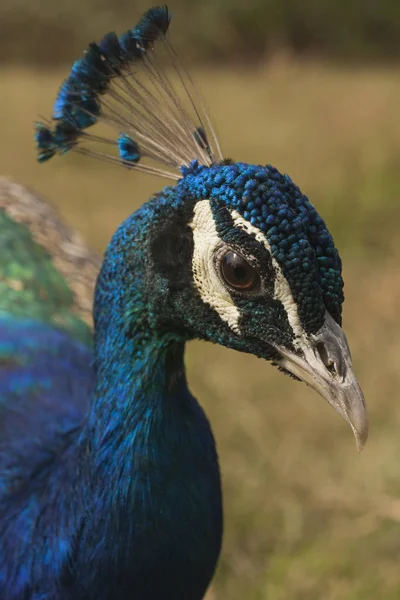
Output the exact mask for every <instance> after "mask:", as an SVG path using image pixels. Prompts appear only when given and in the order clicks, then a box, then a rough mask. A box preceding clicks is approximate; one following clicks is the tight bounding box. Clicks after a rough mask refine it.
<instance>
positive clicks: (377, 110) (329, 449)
mask: <svg viewBox="0 0 400 600" xmlns="http://www.w3.org/2000/svg"><path fill="white" fill-rule="evenodd" d="M194 74H195V77H196V79H197V81H198V82H199V83H200V87H201V88H202V91H203V94H204V96H205V97H206V99H207V103H208V105H209V106H211V107H212V115H213V118H214V122H215V123H216V124H217V128H218V131H219V134H220V138H221V141H222V144H223V148H224V152H225V154H226V155H227V156H232V157H234V158H236V159H240V160H243V161H248V162H261V163H263V162H264V163H265V162H270V163H272V164H274V165H275V166H277V167H278V168H279V169H280V170H282V171H284V172H288V173H289V174H290V175H291V177H292V178H293V180H294V181H295V182H296V183H298V185H300V187H301V188H302V189H303V191H304V192H305V193H307V194H308V195H309V197H310V199H311V201H312V202H313V203H314V204H315V205H316V206H317V208H318V209H319V211H320V212H321V213H322V215H323V216H324V218H325V219H326V220H327V222H328V224H329V226H330V228H331V231H332V232H333V234H334V237H335V239H336V242H337V244H338V245H339V248H340V250H341V254H342V257H343V259H344V264H345V270H344V277H345V282H346V288H345V291H346V304H345V311H344V327H345V330H346V332H347V335H348V338H349V341H350V345H351V348H352V352H353V358H354V363H355V368H356V372H357V374H358V376H359V380H360V382H361V384H362V387H363V389H364V392H365V396H366V399H367V402H368V404H369V411H370V420H371V432H370V440H369V442H368V444H367V447H366V449H365V451H364V452H363V453H362V454H361V455H357V453H356V450H355V445H354V442H353V440H352V435H351V432H350V430H349V429H348V428H347V427H346V425H345V424H344V422H342V421H340V420H339V419H338V417H337V416H336V415H335V414H334V412H333V411H332V410H331V409H330V408H329V407H328V406H327V405H326V403H324V401H323V400H322V399H321V398H319V397H318V396H317V395H316V394H315V393H314V392H312V391H311V390H309V389H308V388H306V386H304V385H303V384H299V383H296V382H294V381H292V380H290V379H289V378H285V377H284V376H283V375H282V374H280V373H278V372H277V371H275V370H274V369H273V368H272V367H270V366H269V365H268V364H266V363H264V362H262V361H260V360H256V359H254V358H253V357H250V356H245V355H241V354H238V353H235V352H232V351H227V350H225V349H221V348H218V347H213V346H211V345H209V344H208V345H206V344H197V343H194V344H192V345H191V346H190V347H189V350H188V357H187V362H188V370H189V380H190V383H191V386H192V388H193V390H194V392H195V393H196V394H197V396H198V397H199V398H200V399H201V401H202V404H203V405H204V406H205V408H206V411H207V413H208V415H209V417H210V419H211V422H212V424H213V427H214V432H215V435H216V438H217V441H218V446H219V452H220V460H221V466H222V472H223V478H224V496H225V508H226V532H225V539H224V548H223V553H222V558H221V561H220V565H219V570H218V573H217V577H216V580H215V583H214V586H213V588H212V590H211V591H210V595H209V596H210V599H211V598H212V599H213V600H217V599H229V600H239V599H240V600H243V599H246V600H264V599H268V600H287V599H290V600H303V599H304V600H305V599H307V600H320V599H322V600H345V599H346V600H372V599H373V600H377V599H379V600H395V599H398V598H400V569H399V567H400V564H399V563H400V435H399V432H400V369H399V360H400V322H399V317H398V312H399V306H400V273H399V269H398V260H399V257H400V241H399V237H398V233H397V232H398V228H399V223H400V220H399V217H400V201H399V200H400V199H399V196H400V169H399V166H400V164H399V162H400V160H399V157H400V116H399V112H398V105H399V104H398V99H399V97H400V79H399V76H398V70H396V69H395V68H393V69H389V68H388V69H386V70H385V69H379V70H378V69H373V68H369V69H367V68H365V69H359V70H354V69H353V70H351V69H345V68H343V67H342V68H337V67H326V66H322V65H318V64H294V63H286V62H285V61H279V62H275V63H274V64H272V65H270V66H269V67H268V68H266V67H263V68H259V69H258V70H254V71H249V70H247V71H245V70H242V71H241V70H234V69H233V68H231V69H224V70H201V69H198V70H197V72H195V73H194ZM63 76H64V73H60V72H58V73H48V72H40V71H36V72H35V71H32V70H23V69H21V70H16V69H14V70H7V69H3V70H2V71H0V86H1V90H2V93H1V95H0V114H1V125H0V135H1V137H0V161H1V162H0V164H1V168H0V172H1V174H4V175H11V176H13V177H15V178H16V179H18V180H19V181H20V182H22V183H25V184H28V185H32V186H33V187H34V188H36V189H37V190H38V191H39V192H41V193H42V194H44V195H45V196H48V198H50V199H51V201H52V202H54V203H55V204H57V205H58V206H59V207H60V209H61V211H62V212H63V214H64V215H65V217H66V218H67V219H68V220H69V222H71V223H73V224H75V225H76V226H77V228H78V229H79V230H80V231H81V232H82V233H83V234H84V235H85V236H86V238H87V240H88V242H89V244H90V245H92V246H93V247H95V248H96V249H98V250H102V249H103V248H104V246H105V244H106V243H107V241H108V239H109V238H110V236H111V235H112V233H113V231H114V229H115V228H116V226H117V224H118V223H119V222H120V221H122V220H123V219H124V218H125V217H126V216H127V215H128V214H129V213H130V212H131V211H133V210H134V209H135V208H136V207H138V206H139V205H140V204H141V203H142V202H143V201H144V200H146V199H147V198H148V197H149V195H150V194H151V193H152V192H154V191H156V190H158V189H159V187H160V182H159V181H157V180H155V179H153V178H146V177H145V176H140V175H136V174H133V173H132V172H128V171H125V170H123V169H117V168H115V167H110V166H108V165H103V164H96V163H95V162H91V161H90V159H86V160H85V159H84V158H82V157H79V156H69V157H65V159H63V160H61V159H55V160H54V161H53V162H52V163H49V164H47V165H43V166H39V165H37V164H36V163H35V156H34V147H33V141H32V122H33V121H34V120H35V119H36V117H37V115H38V114H40V113H42V114H44V115H47V114H48V113H49V111H50V108H51V104H52V101H53V99H54V96H55V93H56V89H57V87H58V84H59V82H60V81H61V79H62V77H63Z"/></svg>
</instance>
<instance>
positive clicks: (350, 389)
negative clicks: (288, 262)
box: [276, 313, 368, 452]
mask: <svg viewBox="0 0 400 600" xmlns="http://www.w3.org/2000/svg"><path fill="white" fill-rule="evenodd" d="M276 349H277V350H278V351H279V352H280V354H281V355H282V358H281V360H279V361H277V362H278V364H279V366H280V367H281V368H283V369H284V370H286V371H289V372H290V373H292V374H293V375H295V376H296V377H298V378H299V379H301V380H302V381H304V382H305V383H307V384H308V385H310V386H311V387H312V388H314V389H315V390H316V391H317V392H318V393H319V394H321V396H323V397H324V398H325V400H327V401H328V402H329V404H330V405H331V406H333V408H334V409H335V410H336V412H337V413H339V415H340V416H341V417H342V418H343V419H344V420H345V421H347V423H349V425H350V427H351V428H352V430H353V434H354V437H355V440H356V444H357V449H358V451H359V452H361V450H362V449H363V447H364V445H365V443H366V441H367V437H368V414H367V408H366V405H365V400H364V395H363V393H362V391H361V388H360V386H359V384H358V381H357V379H356V377H355V375H354V371H353V368H352V363H351V355H350V350H349V347H348V344H347V340H346V336H345V335H344V332H343V330H342V328H341V327H340V326H339V325H338V324H337V323H336V321H334V320H333V318H332V317H331V316H330V315H329V314H328V313H327V314H326V318H325V322H324V325H323V326H322V327H321V329H320V330H319V331H318V332H317V333H316V334H313V335H311V336H309V337H308V338H305V339H304V340H301V341H300V342H299V345H298V349H299V351H300V353H299V354H297V353H296V352H292V351H289V350H287V349H286V348H284V347H280V346H276Z"/></svg>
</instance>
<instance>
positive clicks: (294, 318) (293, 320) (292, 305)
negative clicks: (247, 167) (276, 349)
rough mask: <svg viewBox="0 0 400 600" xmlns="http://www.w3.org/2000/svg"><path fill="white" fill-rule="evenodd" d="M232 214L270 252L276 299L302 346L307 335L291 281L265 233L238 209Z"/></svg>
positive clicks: (239, 225) (234, 219)
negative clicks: (273, 252) (247, 219)
mask: <svg viewBox="0 0 400 600" xmlns="http://www.w3.org/2000/svg"><path fill="white" fill-rule="evenodd" d="M231 216H232V219H233V223H234V226H235V227H240V228H241V229H244V231H246V232H247V233H249V234H251V235H253V236H254V237H255V239H256V240H257V241H258V242H260V243H261V244H263V245H264V247H265V248H266V250H268V252H269V253H270V255H271V259H272V266H273V267H274V271H275V285H274V299H275V300H278V301H279V302H281V303H282V305H283V307H284V309H285V312H286V314H287V317H288V321H289V325H290V326H291V328H292V329H293V333H294V335H295V339H294V340H293V343H294V345H295V346H297V347H300V346H301V345H302V343H301V342H302V340H304V338H305V337H306V333H305V331H304V329H303V327H302V325H301V321H300V317H299V312H298V310H297V305H296V302H295V300H294V298H293V294H292V290H291V289H290V285H289V282H288V280H287V279H286V277H285V276H284V274H283V272H282V269H281V267H280V265H279V263H278V261H277V260H276V258H274V257H273V256H272V252H271V246H270V245H269V243H268V240H267V238H266V237H265V234H264V233H263V232H262V231H261V230H260V229H258V228H257V227H254V225H252V224H251V223H249V221H246V219H244V218H243V217H242V215H240V214H239V213H238V212H237V211H236V210H233V211H231Z"/></svg>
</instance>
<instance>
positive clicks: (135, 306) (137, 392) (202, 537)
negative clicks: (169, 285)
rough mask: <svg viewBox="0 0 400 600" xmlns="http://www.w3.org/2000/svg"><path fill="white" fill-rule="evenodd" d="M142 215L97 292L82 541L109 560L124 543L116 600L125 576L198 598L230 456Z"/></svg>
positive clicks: (131, 223)
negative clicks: (217, 437) (188, 368)
mask: <svg viewBox="0 0 400 600" xmlns="http://www.w3.org/2000/svg"><path fill="white" fill-rule="evenodd" d="M141 216H142V215H141V213H140V212H139V213H136V214H135V215H134V217H131V218H130V219H128V220H127V221H126V222H125V223H124V224H123V225H122V226H121V228H120V229H119V231H118V232H117V234H116V235H115V236H114V238H113V241H112V242H111V244H110V247H109V249H108V250H107V253H106V257H105V260H104V263H103V268H102V271H101V273H100V276H99V280H98V285H97V290H96V298H95V310H94V317H95V330H96V335H95V371H96V389H95V395H94V399H93V403H92V408H91V411H90V414H89V416H88V420H87V423H86V426H85V428H84V430H83V432H82V436H81V444H83V454H82V457H83V481H84V482H86V484H85V485H86V489H84V490H83V492H84V493H85V494H86V498H84V501H85V502H87V498H89V501H90V502H91V506H90V510H89V511H88V513H89V514H90V515H91V519H90V522H89V521H87V522H86V523H85V531H83V532H82V534H81V545H82V547H84V546H88V547H91V548H95V549H96V548H100V549H101V550H99V557H98V558H99V560H100V562H101V564H103V563H104V561H105V559H107V558H109V561H110V564H112V562H113V560H115V552H116V548H118V569H119V571H118V573H116V572H115V571H113V573H110V572H108V571H107V568H105V569H104V578H105V579H104V586H106V588H107V589H108V590H109V591H110V596H109V597H115V598H119V596H118V594H117V592H116V590H117V589H119V588H118V586H121V581H125V583H126V589H129V590H130V591H134V592H135V594H136V595H135V597H138V598H143V599H147V598H149V599H151V600H153V598H154V599H155V598H159V597H165V598H182V599H183V598H185V600H186V599H188V600H190V599H191V598H193V600H197V599H200V598H202V597H203V596H202V594H203V593H204V591H205V589H206V587H207V585H208V582H209V580H210V578H211V576H212V573H213V571H214V568H215V564H216V560H217V557H218V554H219V550H220V544H221V536H222V508H221V490H220V476H219V468H218V459H217V454H216V450H215V444H214V439H213V436H212V432H211V429H210V426H209V423H208V421H207V418H206V416H205V415H204V413H203V411H202V409H201V408H200V406H199V404H198V403H197V401H196V400H195V399H194V398H193V396H192V395H191V394H190V392H189V390H188V387H187V383H186V377H185V370H184V364H183V353H184V343H185V339H184V338H183V337H182V336H181V335H180V334H177V333H175V332H174V331H171V330H168V328H167V327H166V326H165V322H164V325H163V326H162V327H161V328H160V322H159V318H158V317H159V312H158V311H157V310H156V308H157V307H156V305H154V301H155V300H154V299H155V295H154V289H153V285H154V281H153V278H152V277H147V276H146V273H147V272H148V256H147V254H146V236H147V237H148V231H147V232H146V230H145V228H144V227H142V226H141V225H142V223H141ZM132 240H134V242H132ZM133 244H134V245H135V246H136V247H134V246H133ZM156 302H157V301H156ZM171 329H172V328H171ZM81 447H82V446H81ZM88 487H89V489H90V490H91V493H90V494H89V496H88V495H87V488H88ZM85 538H86V540H85ZM105 540H107V547H106V548H105V547H104V543H105ZM85 541H86V543H84V542H85ZM94 552H95V550H94ZM83 562H84V561H83ZM81 577H85V575H84V574H83V573H82V575H81ZM114 580H115V582H116V583H115V585H116V587H115V590H114V588H113V587H112V585H113V583H112V582H113V581H114ZM87 586H88V587H89V586H90V582H88V583H87ZM180 586H181V588H180ZM145 590H146V591H145ZM149 590H151V592H149ZM107 597H108V596H107ZM123 597H125V596H123Z"/></svg>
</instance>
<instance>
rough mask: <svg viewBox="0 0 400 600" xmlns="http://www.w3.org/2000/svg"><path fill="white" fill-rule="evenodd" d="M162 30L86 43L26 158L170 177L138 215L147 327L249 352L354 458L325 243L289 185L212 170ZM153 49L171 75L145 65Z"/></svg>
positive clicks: (267, 174)
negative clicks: (339, 431)
mask: <svg viewBox="0 0 400 600" xmlns="http://www.w3.org/2000/svg"><path fill="white" fill-rule="evenodd" d="M169 22H170V14H169V12H168V9H167V7H166V6H163V7H156V8H153V9H150V10H149V11H147V12H146V13H145V15H144V16H143V17H142V18H141V20H140V21H139V23H138V24H137V25H136V27H134V28H133V29H131V30H129V31H128V32H126V33H125V34H123V35H122V36H121V37H120V38H117V36H116V35H115V34H113V33H112V34H108V35H106V36H105V37H104V38H103V40H101V42H100V43H99V44H91V45H90V46H89V48H88V50H87V52H86V53H85V55H84V57H83V58H82V59H80V60H78V61H77V62H76V63H75V64H74V66H73V68H72V71H71V74H70V76H69V77H68V79H67V80H66V81H65V82H64V83H63V85H62V86H61V89H60V92H59V95H58V97H57V100H56V103H55V107H54V113H53V123H52V125H48V124H47V125H45V124H42V123H39V124H37V128H36V140H37V145H38V149H39V160H40V161H41V162H43V161H45V160H47V159H49V158H51V157H52V156H54V154H57V153H59V154H64V153H66V152H68V151H70V150H75V151H78V152H81V153H83V154H88V155H92V156H96V157H98V158H102V159H105V160H108V161H112V162H118V163H120V164H121V163H122V164H123V165H125V166H127V167H129V168H133V169H136V170H142V171H146V172H150V173H153V174H157V175H161V176H166V177H170V178H172V179H174V180H175V181H176V183H175V185H174V186H171V187H168V188H166V189H165V190H164V191H163V192H161V193H160V194H158V195H157V197H156V198H155V199H154V200H153V201H151V202H150V203H149V204H148V205H145V207H143V208H142V209H141V212H142V214H146V213H147V214H148V215H150V214H151V219H152V227H150V228H149V232H150V233H149V235H148V236H146V242H145V243H146V246H147V247H148V255H149V260H147V261H146V269H147V271H148V272H147V279H148V280H149V281H150V282H151V283H150V284H149V285H150V288H151V294H152V296H153V297H162V299H163V303H164V305H165V307H166V308H165V310H164V311H162V314H161V313H160V314H159V315H158V316H157V318H158V320H159V326H160V327H161V328H164V329H165V330H168V328H170V329H171V330H173V331H175V332H181V335H182V337H183V338H186V339H187V338H191V337H197V338H201V339H207V340H210V341H212V342H215V343H219V344H222V345H225V346H228V347H230V348H234V349H236V350H240V351H243V352H248V353H251V354H254V355H256V356H258V357H261V358H263V359H266V360H268V361H271V362H273V363H274V364H275V365H277V366H278V367H279V368H280V369H281V370H282V371H284V372H286V373H288V374H290V375H292V376H293V377H295V378H297V379H300V380H302V381H304V382H306V383H307V384H308V385H310V386H311V387H313V388H314V389H315V390H316V391H318V392H319V393H320V394H321V395H322V396H323V397H324V398H325V399H326V400H327V401H328V402H329V403H330V404H331V405H332V406H333V407H334V409H335V410H336V411H337V412H338V413H339V415H340V416H341V417H343V418H344V419H345V420H346V421H347V422H348V423H349V424H350V426H351V428H352V430H353V433H354V435H355V438H356V442H357V446H358V448H359V449H361V448H362V447H363V445H364V443H365V441H366V439H367V435H368V419H367V413H366V407H365V402H364V398H363V394H362V391H361V389H360V386H359V385H358V383H357V380H356V378H355V375H354V372H353V369H352V364H351V356H350V351H349V348H348V345H347V341H346V337H345V334H344V332H343V330H342V328H341V312H342V303H343V280H342V277H341V261H340V258H339V255H338V252H337V250H336V248H335V246H334V243H333V240H332V236H331V235H330V233H329V231H328V229H327V227H326V225H325V223H324V221H323V220H322V218H321V217H320V216H319V215H318V213H317V212H316V210H315V209H314V208H313V206H312V205H311V204H310V203H309V201H308V199H307V198H306V197H305V196H304V195H303V194H302V193H301V191H300V190H299V188H298V187H297V186H296V185H295V184H294V183H293V182H292V181H291V179H290V177H289V176H287V175H282V174H281V173H279V171H278V170H277V169H275V168H274V167H272V166H269V165H267V166H259V165H248V164H245V163H240V162H233V161H231V160H224V159H223V157H222V154H221V151H220V148H219V144H218V141H217V137H216V135H215V132H214V130H213V129H212V127H211V124H210V121H209V119H208V116H207V114H206V113H205V111H204V108H203V103H202V102H201V101H200V102H197V103H196V102H195V99H196V98H197V99H198V93H197V91H196V89H195V88H194V86H193V83H192V81H191V79H190V77H189V76H188V75H187V73H186V71H185V70H184V69H183V68H182V67H181V66H180V63H179V61H178V60H177V57H176V54H175V52H174V50H173V49H172V47H171V45H170V43H169V41H168V39H167V37H166V34H167V30H168V26H169ZM155 42H157V43H158V42H161V46H162V47H163V48H164V50H165V51H166V53H167V55H168V56H169V57H170V58H171V60H172V65H173V69H172V70H171V72H172V71H174V73H175V75H174V76H173V77H170V76H169V74H168V72H166V71H165V69H164V68H162V69H160V68H159V67H158V59H157V56H156V51H155V48H156V45H157V44H155ZM178 88H179V89H180V90H183V96H184V97H186V99H188V100H189V102H188V105H189V107H188V108H187V107H185V105H184V100H183V99H182V94H180V92H179V89H178ZM198 105H199V106H200V108H198ZM97 122H103V123H104V124H105V125H107V126H108V127H110V126H111V127H114V128H116V129H117V131H118V132H119V133H118V136H117V137H116V139H115V140H113V139H110V138H108V137H104V136H101V135H93V134H91V133H88V131H87V130H88V128H89V127H91V126H93V125H95V124H96V123H97ZM121 130H122V132H121ZM93 144H95V145H99V144H100V145H102V146H103V149H100V150H96V149H93V148H94V146H93ZM110 148H111V149H113V148H114V149H115V154H112V153H110V151H109V150H110ZM160 164H161V166H162V168H160ZM165 167H168V170H166V169H165ZM170 169H174V170H175V171H171V170H170ZM155 225H156V226H155ZM125 233H126V232H125V231H124V236H125Z"/></svg>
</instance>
